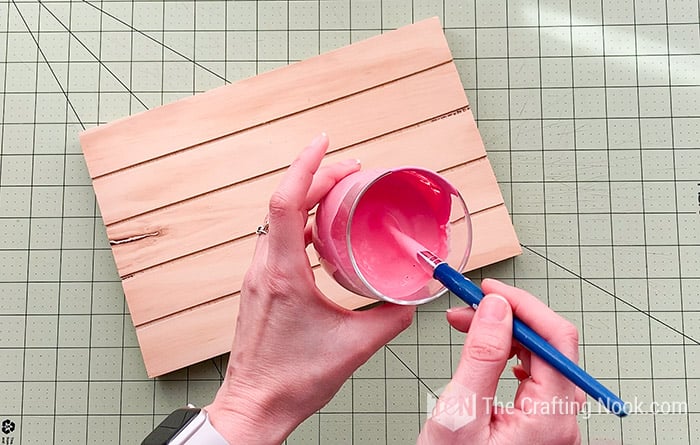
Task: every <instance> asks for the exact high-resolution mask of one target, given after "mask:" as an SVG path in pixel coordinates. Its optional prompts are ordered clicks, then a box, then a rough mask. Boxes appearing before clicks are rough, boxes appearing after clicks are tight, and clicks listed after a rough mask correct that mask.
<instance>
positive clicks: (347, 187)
mask: <svg viewBox="0 0 700 445" xmlns="http://www.w3.org/2000/svg"><path fill="white" fill-rule="evenodd" d="M387 218H391V219H390V221H391V222H392V223H395V225H396V227H398V228H399V229H400V230H401V231H402V232H403V233H405V234H406V235H408V236H409V237H411V238H413V239H415V240H416V241H417V242H419V243H420V244H422V245H423V246H425V247H427V248H428V249H430V250H431V251H433V252H435V253H436V254H437V255H438V256H440V257H441V258H442V259H444V260H445V261H447V262H448V263H449V264H451V265H453V267H455V266H458V267H455V268H458V269H459V270H464V266H465V265H466V263H467V259H468V258H469V252H470V248H471V224H470V220H469V212H468V211H467V206H466V204H465V203H464V199H463V198H462V196H461V195H460V193H459V191H458V190H457V189H456V188H455V187H454V186H453V185H452V184H450V183H449V182H448V181H447V180H446V179H445V178H443V177H442V176H440V175H438V174H437V173H435V172H432V171H430V170H426V169H423V168H418V167H399V168H393V169H381V170H364V171H359V172H357V173H353V174H351V175H349V176H347V177H346V178H344V179H343V180H341V181H340V182H339V183H338V184H336V186H335V187H333V189H331V191H330V192H329V193H328V194H327V195H326V196H325V197H324V199H323V200H322V201H321V202H320V203H319V206H318V210H317V212H316V220H315V223H314V226H313V244H314V248H315V249H316V252H317V253H318V256H319V259H320V262H321V265H322V266H323V268H324V269H325V270H326V272H328V273H329V274H330V275H331V276H332V277H333V278H334V279H335V280H336V281H337V282H338V283H340V284H341V285H342V286H343V287H345V288H346V289H348V290H350V291H352V292H354V293H357V294H359V295H363V296H366V297H370V298H375V299H378V300H383V301H388V302H391V303H395V304H403V305H417V304H422V303H427V302H429V301H432V300H434V299H436V298H438V297H440V296H441V295H443V294H445V293H446V292H447V290H446V289H445V288H444V287H443V286H442V285H441V284H440V283H439V282H438V281H436V280H433V279H432V276H431V275H430V273H429V272H427V271H426V270H425V268H423V267H421V266H420V265H419V264H418V263H417V262H416V261H415V259H414V258H411V257H410V256H408V255H407V254H406V252H405V249H404V248H402V247H401V245H400V244H399V243H398V242H397V241H396V239H395V238H394V236H392V235H391V233H390V231H389V230H388V229H387V228H386V222H387V221H388V219H387Z"/></svg>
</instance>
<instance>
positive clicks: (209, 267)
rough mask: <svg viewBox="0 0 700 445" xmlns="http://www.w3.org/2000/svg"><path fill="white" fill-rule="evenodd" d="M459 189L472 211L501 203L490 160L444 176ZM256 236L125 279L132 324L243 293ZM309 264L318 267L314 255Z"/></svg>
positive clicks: (468, 165) (139, 323) (462, 166)
mask: <svg viewBox="0 0 700 445" xmlns="http://www.w3.org/2000/svg"><path fill="white" fill-rule="evenodd" d="M442 174H443V175H445V177H448V178H449V179H450V180H452V181H453V183H454V184H455V186H457V187H458V188H459V189H460V190H465V192H469V193H468V195H467V198H465V199H467V200H469V202H470V204H469V206H470V207H471V208H472V211H473V212H477V211H481V210H483V209H487V208H490V207H494V206H497V205H500V204H502V203H503V200H502V198H501V195H500V194H499V193H498V189H497V187H498V186H497V184H496V181H495V178H490V177H489V175H492V173H491V170H490V164H489V163H488V160H487V159H486V158H479V159H477V160H475V161H473V162H470V163H468V164H466V165H461V166H458V167H454V168H451V169H449V170H447V171H443V172H442ZM255 242H256V237H255V236H246V237H244V238H239V239H236V240H234V241H231V242H228V243H226V244H223V245H219V246H216V247H213V248H211V249H208V250H205V251H202V252H198V253H196V254H194V255H189V256H186V257H183V258H180V259H178V260H175V261H172V262H169V263H166V264H163V265H162V266H158V267H155V268H152V269H148V270H145V271H143V272H140V273H137V274H134V275H133V276H131V277H129V278H127V279H125V280H124V293H125V295H126V299H127V302H128V304H129V310H130V312H131V316H132V320H133V322H134V325H136V326H139V325H141V324H144V323H147V322H150V321H153V320H155V319H157V318H161V317H165V316H167V315H171V314H174V313H176V312H179V311H182V310H185V309H187V308H189V307H193V306H197V305H200V304H203V303H206V302H207V301H210V300H214V299H216V298H220V297H222V296H224V295H227V294H233V293H236V292H238V291H239V290H240V288H241V284H242V282H243V276H244V274H245V270H246V269H247V268H248V266H249V264H250V260H251V258H252V255H253V251H254V250H255ZM310 260H311V264H312V265H313V266H316V265H318V260H317V258H316V255H313V254H312V255H310ZM354 307H357V306H354Z"/></svg>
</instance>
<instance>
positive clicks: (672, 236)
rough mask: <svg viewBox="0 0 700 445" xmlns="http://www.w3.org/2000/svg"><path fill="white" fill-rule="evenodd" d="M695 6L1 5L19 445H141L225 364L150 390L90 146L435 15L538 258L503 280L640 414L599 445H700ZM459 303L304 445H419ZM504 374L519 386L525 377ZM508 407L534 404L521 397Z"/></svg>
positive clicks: (8, 336) (351, 395) (2, 277)
mask: <svg viewBox="0 0 700 445" xmlns="http://www.w3.org/2000/svg"><path fill="white" fill-rule="evenodd" d="M698 10H699V7H698V1H697V0H694V1H693V0H666V1H659V0H641V1H636V2H633V1H629V0H605V1H602V2H601V0H597V1H594V0H539V1H536V0H527V1H526V0H516V1H510V2H507V3H506V2H505V1H504V0H493V1H475V0H414V1H409V0H337V1H330V0H313V1H311V0H286V1H273V0H269V1H263V0H259V1H255V0H248V1H229V2H225V1H197V2H196V3H195V2H193V1H167V2H161V1H148V0H146V1H136V2H127V1H96V0H90V1H45V2H40V1H3V2H2V3H0V54H1V55H0V92H1V93H2V94H1V96H0V99H1V100H2V105H1V106H0V119H1V122H2V125H1V126H0V304H1V306H0V421H2V422H3V423H2V425H3V428H2V431H0V444H10V443H11V444H14V445H28V444H46V443H72V444H77V443H101V444H106V443H138V442H139V441H140V440H141V439H142V438H143V437H144V436H145V435H146V434H147V433H148V432H149V431H150V430H151V429H152V428H153V426H154V424H156V423H158V422H159V421H160V420H161V419H162V418H163V417H164V416H165V415H166V414H168V413H169V412H171V411H172V410H173V409H175V408H177V407H179V406H181V405H184V404H185V403H187V402H191V403H194V404H197V405H202V404H205V403H207V402H208V401H210V400H211V399H212V397H213V395H214V392H215V390H216V389H217V387H218V386H219V383H220V381H221V371H222V369H224V368H225V358H217V359H214V360H210V361H208V362H205V363H202V364H199V365H197V366H193V367H190V368H188V369H185V370H182V371H180V372H176V373H174V374H171V375H168V376H166V377H164V378H159V379H156V380H150V379H148V378H147V377H146V375H145V372H144V368H143V364H142V361H141V357H140V353H139V350H138V347H137V342H136V338H135V335H134V329H133V327H132V326H131V323H130V319H129V315H128V312H127V308H126V305H125V303H124V297H123V294H122V291H121V287H120V283H119V280H118V277H117V274H116V270H115V267H114V263H113V260H112V257H111V252H110V250H109V246H108V243H107V241H106V236H105V233H104V229H103V226H102V221H101V219H100V217H99V213H98V212H99V211H98V209H97V207H96V204H95V198H94V195H93V192H92V188H91V186H90V180H89V177H88V174H87V172H86V169H85V165H84V162H83V158H82V156H81V153H80V148H79V145H78V140H77V134H78V132H79V131H81V130H82V129H83V128H87V127H92V126H94V125H96V124H99V123H104V122H108V121H110V120H113V119H116V118H119V117H123V116H126V115H129V114H131V113H136V112H139V111H142V110H145V109H147V108H152V107H155V106H158V105H160V104H163V103H167V102H171V101H173V100H176V99H178V98H181V97H185V96H189V95H192V94H194V93H196V92H199V91H204V90H207V89H210V88H213V87H216V86H219V85H223V84H224V83H226V82H233V81H235V80H238V79H241V78H245V77H248V76H253V75H255V74H258V73H261V72H264V71H268V70H270V69H273V68H276V67H279V66H283V65H286V64H288V63H290V62H293V61H296V60H299V59H303V58H306V57H309V56H313V55H316V54H319V53H321V52H324V51H327V50H330V49H333V48H337V47H340V46H343V45H347V44H349V43H351V42H354V41H357V40H361V39H364V38H366V37H369V36H372V35H376V34H379V33H381V32H383V31H385V30H389V29H392V28H395V27H398V26H401V25H405V24H408V23H410V22H412V21H416V20H419V19H421V18H425V17H429V16H433V15H437V16H439V17H440V18H441V20H442V23H443V25H444V27H445V33H446V35H447V38H448V40H449V43H450V46H451V48H452V51H453V53H454V56H455V59H456V63H457V67H458V69H459V71H460V74H461V76H462V81H463V83H464V86H465V88H466V92H467V95H468V97H469V98H470V100H471V103H472V108H473V110H474V112H475V115H476V117H477V119H478V124H479V128H480V129H481V132H482V135H483V137H484V141H485V144H486V147H487V149H488V151H489V156H490V159H491V161H492V163H493V165H494V168H495V170H496V176H497V177H498V179H499V182H500V184H501V188H502V191H503V194H504V196H505V198H506V204H507V205H508V208H509V209H510V210H511V212H512V216H513V221H514V224H515V227H516V230H517V232H518V234H519V236H520V238H521V241H522V243H523V250H524V254H523V255H522V256H521V257H519V258H517V259H515V260H512V261H507V262H504V263H502V264H499V265H496V266H493V267H490V268H488V269H487V270H483V271H480V272H479V273H477V274H475V275H474V277H475V278H480V277H482V276H494V277H498V278H501V279H504V280H506V281H508V282H511V283H515V284H517V285H518V286H521V287H523V288H525V289H528V290H530V291H531V292H533V293H535V294H537V295H539V296H541V298H542V299H544V300H545V301H546V302H547V303H548V304H549V305H550V306H551V307H552V308H554V309H555V310H557V311H558V312H559V313H561V314H562V315H563V316H565V317H567V318H569V319H571V320H572V321H573V322H574V323H576V324H577V325H578V326H579V328H580V331H581V352H582V362H583V364H584V365H585V367H586V368H587V369H588V370H589V371H590V372H591V373H592V374H594V375H596V376H599V377H600V378H601V379H602V380H603V381H604V382H605V383H606V384H607V385H609V386H610V387H612V388H614V389H615V390H616V391H617V390H619V392H620V393H621V394H622V396H623V398H625V399H627V400H631V401H634V400H635V399H636V400H637V401H638V403H640V404H641V405H639V406H638V407H637V408H638V409H639V410H640V412H638V413H636V414H633V415H631V416H630V417H629V418H627V419H625V420H622V421H620V420H619V419H617V418H615V417H614V416H612V415H608V414H599V413H597V405H595V404H591V407H592V408H593V409H594V411H595V412H594V413H591V414H590V415H582V416H580V425H581V430H582V433H583V437H584V443H591V444H594V443H625V444H649V443H654V442H655V443H660V444H700V354H699V353H700V343H699V340H700V214H699V211H700V203H699V201H698V200H699V194H700V149H699V147H700V111H699V110H700V35H699V29H700V17H699V12H698ZM450 304H457V302H456V301H455V299H454V298H453V299H452V301H450V300H449V299H447V298H445V299H443V300H441V301H437V302H434V303H433V304H430V305H427V306H424V307H421V308H420V309H419V312H418V315H417V317H416V321H415V323H414V324H413V325H412V326H411V328H410V329H409V330H408V331H407V332H405V333H404V334H402V335H401V336H400V337H399V338H398V339H397V340H395V341H394V342H392V343H391V344H390V345H389V346H387V347H386V348H384V349H382V350H380V351H379V353H378V354H377V355H376V356H375V357H374V358H373V359H372V360H371V361H370V362H369V363H368V364H367V365H366V366H364V367H363V368H361V369H360V370H358V371H357V373H355V375H354V377H353V378H352V379H351V380H349V381H348V382H347V384H346V385H345V386H344V387H343V389H342V390H341V391H340V393H339V394H338V395H337V397H335V399H334V400H333V401H332V402H331V403H330V405H328V406H327V407H326V408H324V409H323V410H322V411H321V412H320V413H318V414H315V415H314V416H312V417H311V418H310V419H309V420H308V421H307V422H306V423H304V424H303V425H302V426H301V427H300V428H299V429H298V430H297V431H296V432H295V433H294V434H293V435H292V437H290V438H289V440H288V441H287V442H288V443H289V444H302V443H303V444H320V443H322V444H346V443H347V444H373V443H377V444H406V443H412V442H413V441H414V440H415V437H416V436H417V434H418V431H419V428H420V426H421V425H422V423H423V421H424V419H425V416H426V411H427V406H428V404H429V401H430V395H431V394H432V393H437V392H439V389H440V388H441V387H442V386H443V385H444V384H445V383H446V382H447V381H448V380H449V378H450V376H451V374H452V371H453V369H454V368H455V367H456V365H457V363H458V359H459V352H460V347H461V343H462V341H463V338H464V337H463V335H461V334H459V333H456V332H455V331H452V330H450V328H449V326H448V325H447V323H446V322H445V317H444V310H445V309H446V308H447V307H449V306H450ZM506 374H508V372H506ZM502 386H503V388H502V392H501V395H502V397H507V396H508V395H509V394H512V393H513V391H514V389H515V387H516V381H515V380H514V379H513V378H512V377H511V376H505V377H504V380H503V385H502Z"/></svg>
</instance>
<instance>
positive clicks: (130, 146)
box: [80, 18, 452, 178]
mask: <svg viewBox="0 0 700 445" xmlns="http://www.w3.org/2000/svg"><path fill="white" fill-rule="evenodd" d="M451 60H452V55H451V54H450V50H449V48H448V47H447V42H446V41H445V37H444V35H443V34H442V27H441V25H440V22H439V21H438V19H437V18H433V19H428V20H424V21H421V22H419V23H416V24H414V25H412V26H407V27H403V28H399V29H397V30H395V31H393V32H389V33H386V34H384V35H381V36H376V37H373V38H370V39H367V40H365V41H362V42H358V43H356V44H353V45H350V46H347V47H345V48H340V49H338V50H335V51H331V52H329V53H326V54H324V55H321V56H317V57H312V58H310V59H308V60H305V61H302V62H298V63H295V64H293V65H289V66H286V67H283V68H279V69H277V70H274V71H271V72H268V73H264V74H261V75H259V76H257V77H253V78H250V79H246V80H243V81H240V82H237V83H235V84H232V85H227V86H224V87H220V88H216V89H214V90H211V91H208V92H206V93H203V94H199V95H196V96H192V97H189V98H186V99H182V100H180V101H177V102H174V103H171V104H168V105H165V106H163V107H159V108H155V109H153V110H150V111H147V112H143V113H140V114H137V115H134V116H131V117H128V118H125V119H121V120H117V121H115V122H112V123H110V124H107V125H104V126H100V127H98V128H96V129H90V130H87V131H86V132H83V133H82V134H81V136H80V143H81V145H82V147H83V153H84V154H85V158H86V160H87V164H88V170H89V172H90V176H91V177H92V178H96V177H99V176H102V175H105V174H107V173H110V172H113V171H116V170H119V169H122V168H126V167H129V166H132V165H135V164H138V163H141V162H145V161H148V160H150V159H155V158H157V157H160V156H164V155H166V154H169V153H173V152H175V151H178V150H182V149H185V148H188V147H192V146H194V145H198V144H201V143H203V142H206V141H210V140H212V139H216V138H218V137H221V136H225V135H228V134H231V133H234V132H236V131H241V130H245V129H246V128H250V127H253V126H255V125H260V124H263V123H267V122H270V121H272V120H274V119H278V118H280V117H283V116H287V115H290V114H294V113H298V112H299V111H302V110H305V109H309V108H313V107H315V106H318V105H321V104H324V103H327V102H331V101H334V100H337V99H340V98H342V97H345V96H348V95H351V94H353V93H357V92H359V91H363V90H366V89H369V88H373V87H375V86H377V85H381V84H383V83H387V82H391V81H395V80H397V79H400V78H402V77H405V76H408V75H411V74H414V73H416V72H418V71H422V70H425V69H428V68H431V67H434V66H437V65H440V64H443V63H446V62H449V61H451ZM320 86H321V87H320ZM204 104H206V106H204ZM193 122H196V123H197V125H192V123H193Z"/></svg>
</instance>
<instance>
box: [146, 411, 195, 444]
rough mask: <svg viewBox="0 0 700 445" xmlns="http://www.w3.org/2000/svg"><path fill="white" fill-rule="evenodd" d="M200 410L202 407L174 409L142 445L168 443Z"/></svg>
mask: <svg viewBox="0 0 700 445" xmlns="http://www.w3.org/2000/svg"><path fill="white" fill-rule="evenodd" d="M200 411H201V408H180V409H177V410H175V411H173V412H172V413H171V414H170V415H169V416H168V417H166V418H165V419H164V420H163V421H162V422H160V424H159V425H158V426H157V427H156V429H155V430H153V431H152V432H151V434H149V435H148V436H147V437H146V438H145V439H143V442H141V445H167V444H168V443H169V442H170V440H171V439H173V438H174V437H175V436H177V434H178V433H179V432H180V431H181V430H183V429H184V428H185V427H186V426H187V425H188V424H189V423H190V422H191V421H192V419H194V418H195V417H196V416H197V415H198V414H199V412H200Z"/></svg>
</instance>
